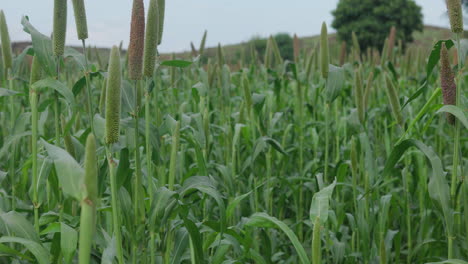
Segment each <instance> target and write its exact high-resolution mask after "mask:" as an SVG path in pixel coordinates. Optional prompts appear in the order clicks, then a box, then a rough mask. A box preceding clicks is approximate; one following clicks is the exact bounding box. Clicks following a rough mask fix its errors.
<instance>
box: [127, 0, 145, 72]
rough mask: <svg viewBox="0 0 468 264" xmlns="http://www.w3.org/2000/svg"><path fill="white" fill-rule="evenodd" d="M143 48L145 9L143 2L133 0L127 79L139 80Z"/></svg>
mask: <svg viewBox="0 0 468 264" xmlns="http://www.w3.org/2000/svg"><path fill="white" fill-rule="evenodd" d="M144 46H145V7H144V4H143V0H134V1H133V10H132V23H131V27H130V44H129V47H128V77H129V79H131V80H140V79H141V76H142V67H143V50H144Z"/></svg>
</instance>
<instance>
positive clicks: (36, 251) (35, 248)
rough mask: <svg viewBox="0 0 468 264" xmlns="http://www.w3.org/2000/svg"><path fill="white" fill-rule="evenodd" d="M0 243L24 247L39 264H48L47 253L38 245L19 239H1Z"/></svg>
mask: <svg viewBox="0 0 468 264" xmlns="http://www.w3.org/2000/svg"><path fill="white" fill-rule="evenodd" d="M0 243H19V244H22V245H23V246H25V247H26V248H27V249H28V250H29V251H31V253H32V254H33V255H34V257H36V260H37V261H38V262H39V264H49V263H51V261H50V255H49V252H48V251H47V250H46V249H45V248H44V247H43V246H42V245H41V244H39V243H37V242H34V241H31V240H29V239H25V238H20V237H1V238H0Z"/></svg>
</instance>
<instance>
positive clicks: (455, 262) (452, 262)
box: [426, 259, 468, 264]
mask: <svg viewBox="0 0 468 264" xmlns="http://www.w3.org/2000/svg"><path fill="white" fill-rule="evenodd" d="M426 264H468V262H466V261H464V260H461V259H449V260H446V261H441V262H427V263H426Z"/></svg>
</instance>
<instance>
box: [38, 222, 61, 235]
mask: <svg viewBox="0 0 468 264" xmlns="http://www.w3.org/2000/svg"><path fill="white" fill-rule="evenodd" d="M60 228H61V225H60V223H59V222H55V223H51V224H50V225H48V226H47V227H46V228H45V229H43V230H42V231H41V236H43V235H47V234H54V233H60Z"/></svg>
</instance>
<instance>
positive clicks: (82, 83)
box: [72, 72, 102, 96]
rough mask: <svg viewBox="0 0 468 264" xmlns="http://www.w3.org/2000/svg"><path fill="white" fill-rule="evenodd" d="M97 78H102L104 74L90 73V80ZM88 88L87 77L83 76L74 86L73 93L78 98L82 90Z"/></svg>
mask: <svg viewBox="0 0 468 264" xmlns="http://www.w3.org/2000/svg"><path fill="white" fill-rule="evenodd" d="M96 76H102V72H90V73H89V78H90V80H92V79H93V78H94V77H96ZM85 86H86V76H82V77H81V78H80V79H79V80H78V81H76V83H75V84H74V85H73V88H72V91H73V95H74V96H77V95H78V94H79V93H80V92H81V90H83V88H84V87H85Z"/></svg>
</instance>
